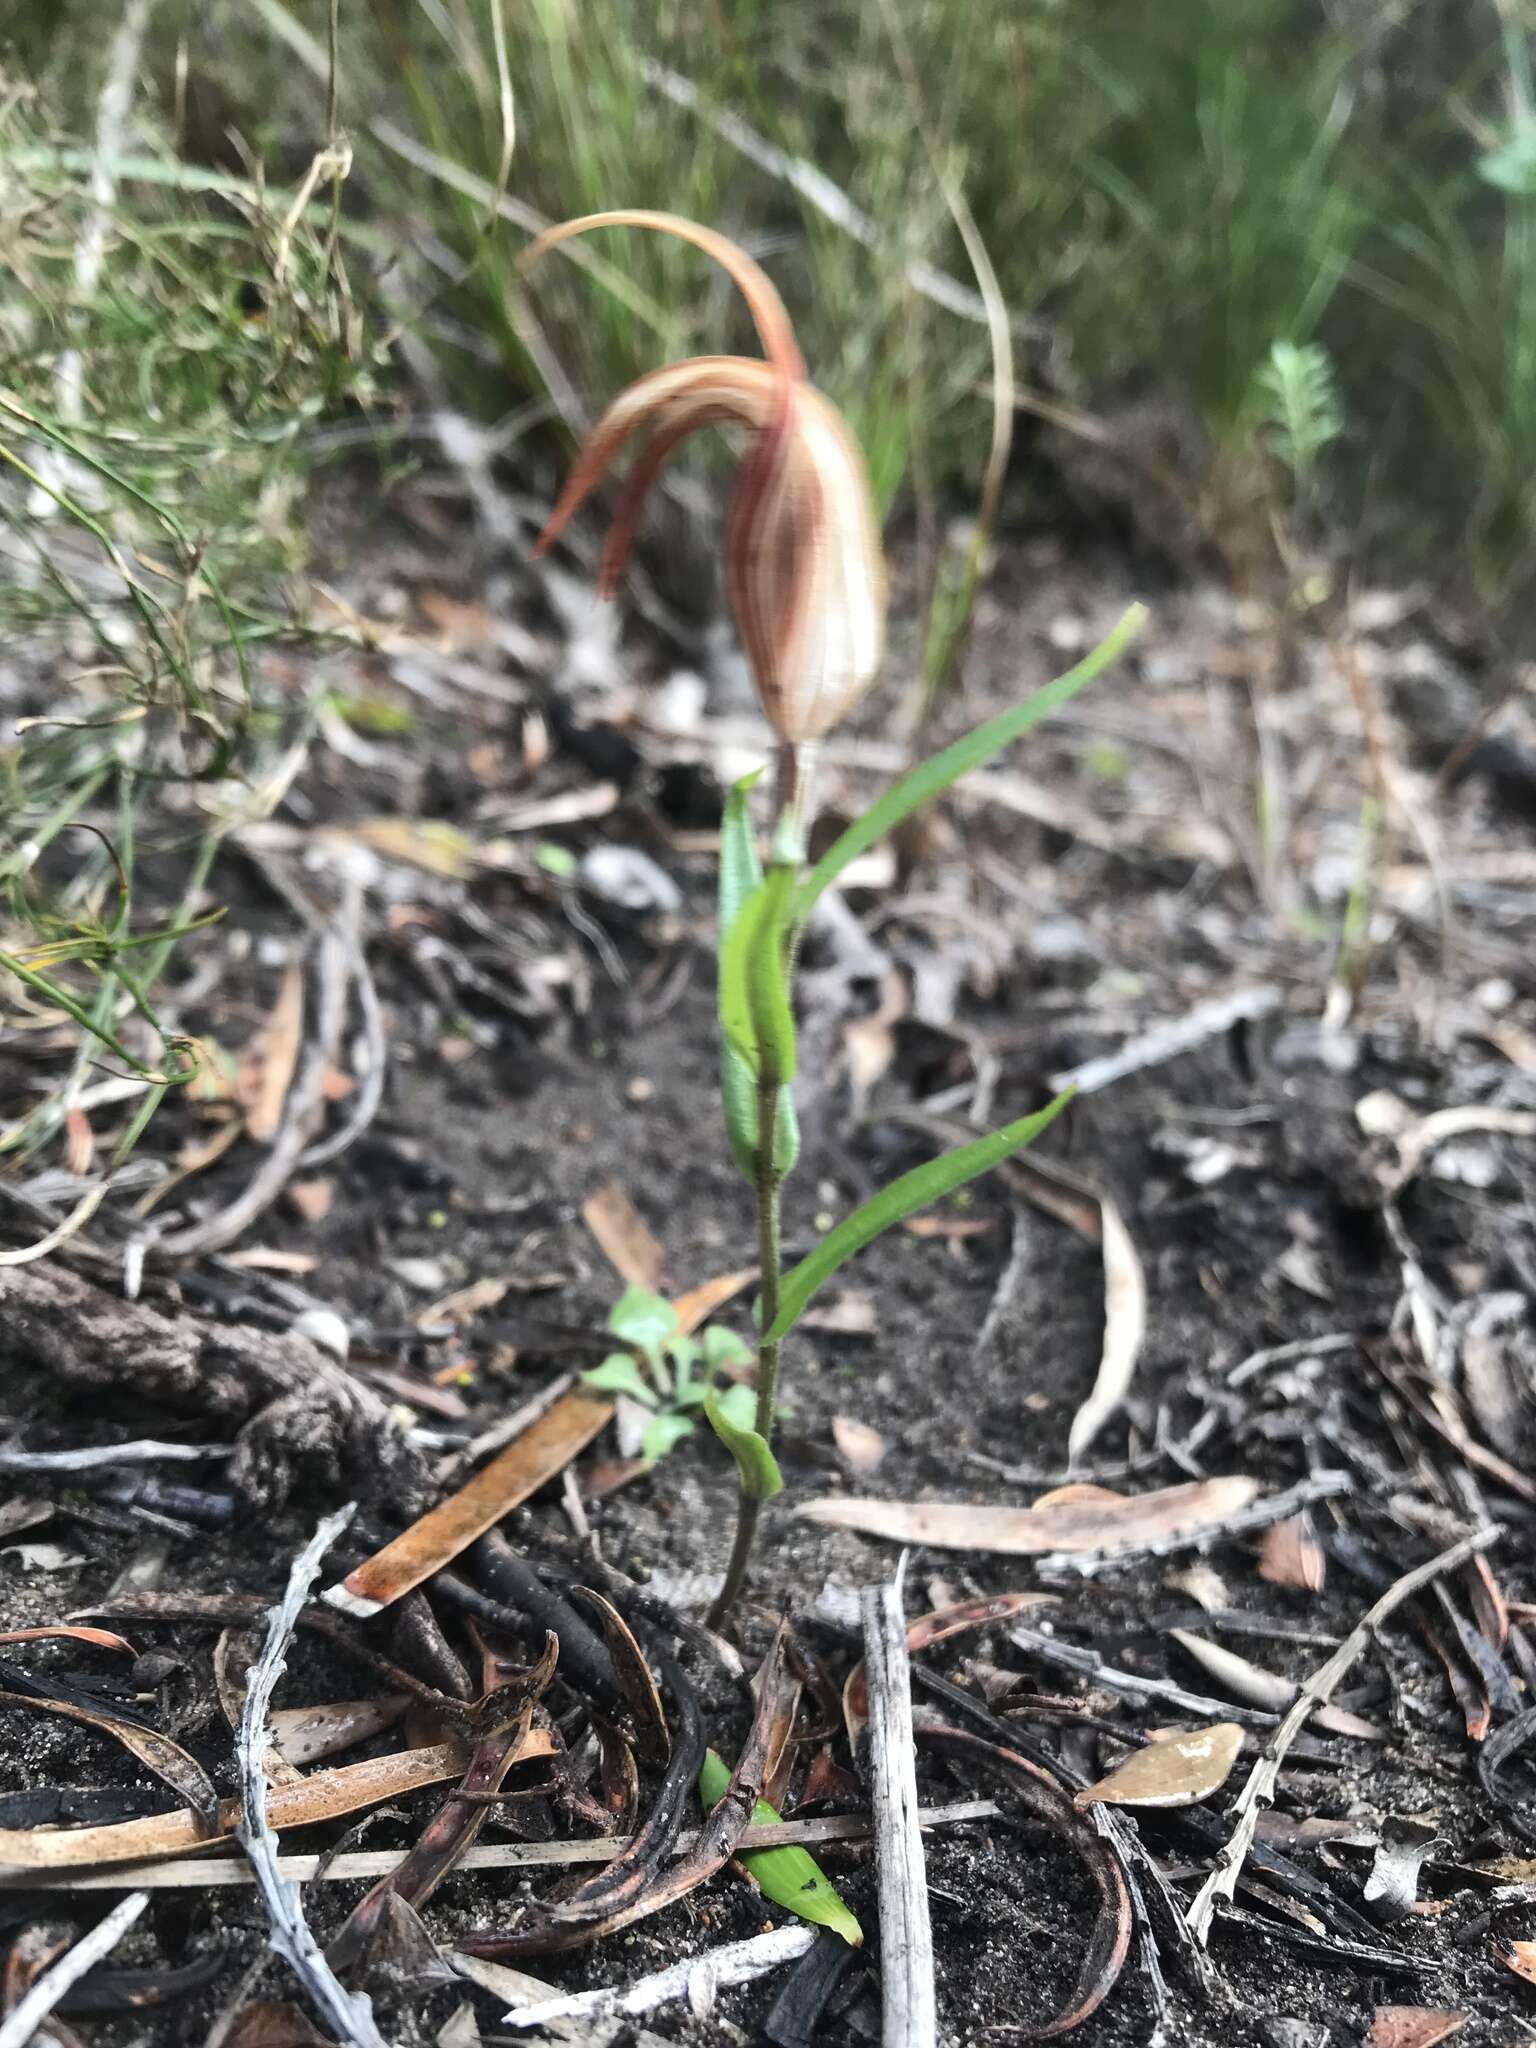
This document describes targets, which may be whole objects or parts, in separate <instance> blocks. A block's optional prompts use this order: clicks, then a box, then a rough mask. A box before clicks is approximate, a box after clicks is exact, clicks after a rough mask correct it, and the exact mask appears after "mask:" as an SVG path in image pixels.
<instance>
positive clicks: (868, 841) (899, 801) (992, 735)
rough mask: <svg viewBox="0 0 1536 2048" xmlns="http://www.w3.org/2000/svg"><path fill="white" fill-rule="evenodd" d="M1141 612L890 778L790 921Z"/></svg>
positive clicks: (1061, 694)
mask: <svg viewBox="0 0 1536 2048" xmlns="http://www.w3.org/2000/svg"><path fill="white" fill-rule="evenodd" d="M1146 616H1147V608H1146V606H1145V605H1142V604H1133V605H1132V606H1131V607H1130V609H1129V611H1127V612H1126V614H1125V616H1124V617H1123V618H1122V619H1121V620H1120V622H1119V624H1118V625H1117V626H1116V627H1115V628H1114V630H1113V631H1112V632H1111V633H1109V634H1107V635H1106V636H1105V638H1104V639H1102V640H1101V641H1100V642H1099V644H1098V646H1097V647H1095V648H1094V649H1093V650H1092V651H1091V652H1090V653H1088V654H1086V655H1084V657H1083V659H1082V660H1081V661H1080V662H1079V663H1078V664H1077V666H1076V667H1075V668H1070V669H1068V670H1067V672H1066V674H1065V675H1063V676H1058V677H1057V678H1056V680H1055V681H1054V682H1052V683H1047V684H1046V685H1045V687H1044V689H1042V690H1036V692H1035V694H1034V695H1033V696H1032V697H1026V698H1025V700H1024V702H1023V703H1022V704H1013V705H1010V706H1009V708H1008V709H1007V710H1006V711H1000V712H998V714H997V716H996V717H995V718H989V719H988V720H987V721H986V723H985V724H984V725H978V726H977V727H976V729H975V731H974V732H968V733H966V735H965V736H964V738H962V739H958V740H956V741H955V742H954V744H953V746H948V747H945V748H944V749H943V751H942V752H941V753H937V754H935V755H933V757H932V758H931V759H930V760H927V761H920V762H919V763H918V765H917V766H916V767H915V768H910V769H908V771H907V773H906V774H905V775H903V776H902V778H901V780H900V781H899V782H895V783H893V784H892V785H891V787H890V788H889V789H888V790H887V791H886V792H885V795H884V796H882V797H880V798H878V799H877V800H876V801H875V802H874V803H872V804H871V805H870V807H869V809H868V810H867V811H866V812H865V813H864V815H863V817H862V818H855V820H854V822H853V823H852V824H851V825H850V826H849V827H848V829H847V831H846V832H844V833H843V834H842V835H841V836H840V837H839V838H837V839H835V840H834V841H833V842H832V844H831V845H830V846H829V847H828V848H827V850H826V852H825V853H824V854H823V855H822V856H821V859H820V860H819V861H817V863H816V865H815V867H813V868H812V869H811V872H810V873H809V874H808V875H807V876H806V878H805V880H804V881H803V882H802V883H801V884H800V887H799V888H798V889H797V890H796V892H795V906H794V921H795V923H796V924H799V923H801V922H802V921H803V919H804V918H805V916H806V913H807V912H808V911H809V910H810V908H811V906H812V904H813V903H814V902H815V901H816V899H817V897H818V896H819V895H820V894H821V892H822V890H823V889H826V888H828V887H829V886H830V885H831V884H832V883H833V882H835V881H836V880H837V878H838V876H839V875H840V874H841V873H842V872H843V869H844V868H846V867H847V866H848V865H849V864H850V862H852V861H856V860H857V859H858V857H859V855H860V854H861V853H867V852H868V851H869V849H870V847H872V846H873V845H874V844H875V843H876V841H877V840H880V839H883V838H884V837H885V836H886V834H887V833H888V832H891V831H893V830H894V829H895V827H896V826H897V825H899V824H900V823H901V821H902V819H903V818H906V817H909V816H910V815H911V813H912V812H913V811H915V810H916V809H917V808H918V807H919V805H921V804H926V803H930V802H931V801H932V800H933V798H934V797H936V796H941V795H942V794H943V792H944V791H945V790H946V789H948V788H949V786H950V784H951V783H954V782H958V781H959V779H960V777H961V776H962V775H968V774H969V773H970V772H971V770H972V769H973V768H980V767H981V766H983V764H984V763H985V762H987V761H989V760H991V758H992V756H993V755H994V754H997V753H1000V752H1001V751H1002V749H1003V748H1004V747H1006V746H1008V745H1010V744H1011V743H1012V742H1013V741H1014V740H1016V739H1018V738H1019V736H1020V735H1021V734H1022V733H1026V732H1028V731H1029V729H1030V728H1031V726H1035V725H1038V724H1039V723H1040V721H1041V719H1042V718H1049V717H1050V715H1051V713H1052V712H1053V711H1058V710H1060V708H1061V706H1062V705H1063V704H1065V703H1067V702H1068V700H1069V699H1070V698H1072V697H1075V696H1076V695H1077V693H1078V691H1079V690H1081V689H1084V688H1086V686H1087V685H1088V684H1089V683H1091V682H1092V681H1093V680H1094V678H1095V677H1096V676H1099V675H1102V674H1103V672H1104V670H1105V669H1107V668H1108V667H1109V666H1110V664H1111V662H1114V661H1116V660H1118V659H1119V657H1120V656H1121V655H1122V654H1123V653H1124V652H1125V649H1126V648H1127V647H1128V646H1129V645H1130V643H1131V641H1132V640H1134V639H1135V637H1136V635H1137V634H1138V633H1139V632H1140V631H1141V628H1142V624H1143V622H1144V621H1145V619H1146Z"/></svg>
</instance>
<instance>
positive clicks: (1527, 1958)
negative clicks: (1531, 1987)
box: [1493, 1941, 1536, 1984]
mask: <svg viewBox="0 0 1536 2048" xmlns="http://www.w3.org/2000/svg"><path fill="white" fill-rule="evenodd" d="M1493 1959H1494V1961H1495V1962H1496V1963H1502V1964H1503V1965H1504V1967H1505V1969H1506V1970H1513V1971H1514V1973H1515V1975H1516V1976H1517V1977H1523V1978H1524V1979H1525V1981H1526V1983H1527V1984H1536V1941H1496V1942H1495V1943H1494V1944H1493Z"/></svg>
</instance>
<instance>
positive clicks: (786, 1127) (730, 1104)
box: [720, 1037, 800, 1186]
mask: <svg viewBox="0 0 1536 2048" xmlns="http://www.w3.org/2000/svg"><path fill="white" fill-rule="evenodd" d="M720 1099H721V1101H722V1103H723V1104H724V1107H725V1135H726V1137H727V1139H728V1140H729V1142H730V1147H731V1157H732V1158H733V1159H734V1160H735V1162H736V1164H737V1166H738V1168H739V1169H740V1171H741V1174H742V1176H743V1178H744V1179H746V1180H748V1181H750V1182H752V1183H753V1185H754V1186H755V1185H756V1182H757V1083H756V1081H754V1080H753V1078H752V1069H751V1068H750V1067H749V1066H748V1065H747V1063H746V1061H745V1060H744V1059H743V1058H742V1056H741V1054H740V1053H739V1052H738V1051H737V1050H736V1048H735V1046H734V1045H732V1044H731V1042H730V1040H729V1039H728V1038H725V1037H722V1038H721V1040H720ZM799 1156H800V1126H799V1123H798V1122H797V1121H796V1118H795V1105H794V1103H793V1101H792V1100H791V1098H790V1093H789V1090H788V1089H787V1088H781V1089H780V1090H779V1099H778V1104H777V1107H776V1109H775V1112H774V1120H773V1170H774V1172H775V1173H776V1174H777V1175H778V1177H779V1179H780V1180H783V1179H784V1177H785V1175H786V1174H788V1173H789V1172H791V1170H792V1169H793V1167H794V1164H795V1161H796V1160H797V1159H798V1158H799Z"/></svg>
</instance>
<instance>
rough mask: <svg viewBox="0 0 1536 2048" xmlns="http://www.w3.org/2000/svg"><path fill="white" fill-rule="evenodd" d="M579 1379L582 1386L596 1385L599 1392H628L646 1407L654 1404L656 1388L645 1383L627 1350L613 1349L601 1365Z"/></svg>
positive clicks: (642, 1375)
mask: <svg viewBox="0 0 1536 2048" xmlns="http://www.w3.org/2000/svg"><path fill="white" fill-rule="evenodd" d="M581 1381H582V1385H583V1386H586V1387H596V1388H597V1389H598V1391H599V1392H600V1393H603V1394H628V1395H630V1396H631V1397H632V1398H633V1399H634V1400H636V1401H643V1402H644V1403H645V1405H646V1407H647V1408H654V1407H655V1406H656V1389H655V1388H654V1387H652V1386H649V1385H648V1384H647V1383H646V1378H645V1374H644V1373H643V1372H641V1370H640V1368H639V1366H638V1365H636V1363H635V1361H634V1360H633V1359H632V1358H631V1357H630V1355H629V1353H628V1352H627V1351H615V1352H614V1353H613V1355H612V1356H611V1357H609V1358H605V1359H604V1360H603V1362H602V1364H601V1365H594V1366H593V1368H592V1370H591V1371H590V1372H584V1373H583V1374H582V1376H581Z"/></svg>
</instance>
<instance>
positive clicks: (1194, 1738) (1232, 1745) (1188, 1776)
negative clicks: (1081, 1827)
mask: <svg viewBox="0 0 1536 2048" xmlns="http://www.w3.org/2000/svg"><path fill="white" fill-rule="evenodd" d="M1242 1746H1243V1731H1242V1729H1241V1728H1240V1727H1239V1726H1238V1725H1237V1723H1236V1722H1235V1721H1218V1722H1216V1723H1215V1725H1214V1726H1213V1727H1210V1728H1196V1729H1191V1730H1189V1731H1187V1732H1185V1733H1182V1734H1177V1735H1170V1736H1169V1737H1167V1739H1166V1740H1164V1741H1161V1742H1151V1743H1148V1745H1147V1747H1146V1748H1145V1749H1133V1750H1132V1751H1131V1753H1130V1755H1129V1756H1128V1757H1126V1758H1125V1759H1124V1760H1123V1761H1122V1762H1120V1763H1118V1764H1116V1766H1115V1768H1114V1769H1113V1770H1112V1771H1110V1772H1109V1773H1108V1774H1107V1775H1106V1776H1104V1777H1102V1778H1100V1779H1099V1781H1098V1783H1097V1784H1095V1785H1088V1786H1086V1787H1085V1788H1084V1789H1083V1790H1082V1791H1081V1792H1079V1793H1077V1794H1076V1796H1075V1797H1074V1799H1073V1801H1072V1804H1073V1805H1074V1806H1075V1807H1076V1808H1077V1810H1078V1812H1079V1813H1083V1812H1086V1811H1087V1809H1088V1808H1089V1807H1090V1806H1155V1807H1174V1806H1198V1805H1199V1803H1200V1801H1201V1800H1202V1799H1209V1798H1210V1796H1211V1794H1212V1793H1213V1792H1219V1791H1220V1790H1221V1788H1222V1786H1223V1785H1224V1784H1225V1783H1226V1782H1227V1779H1228V1778H1229V1777H1230V1776H1231V1774H1232V1766H1233V1765H1234V1764H1235V1763H1236V1762H1237V1753H1238V1751H1239V1750H1240V1749H1241V1748H1242Z"/></svg>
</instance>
